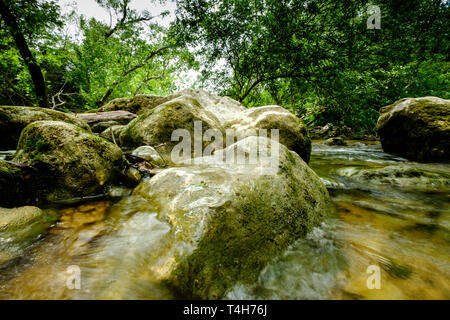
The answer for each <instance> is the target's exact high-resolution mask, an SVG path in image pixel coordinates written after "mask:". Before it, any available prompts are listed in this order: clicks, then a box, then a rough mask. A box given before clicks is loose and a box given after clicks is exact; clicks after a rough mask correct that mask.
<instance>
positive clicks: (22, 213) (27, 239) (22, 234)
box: [0, 207, 58, 265]
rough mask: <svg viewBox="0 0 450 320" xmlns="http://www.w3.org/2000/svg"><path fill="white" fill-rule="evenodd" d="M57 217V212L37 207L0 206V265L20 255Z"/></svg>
mask: <svg viewBox="0 0 450 320" xmlns="http://www.w3.org/2000/svg"><path fill="white" fill-rule="evenodd" d="M57 218H58V215H57V212H55V211H53V210H41V209H39V208H37V207H20V208H13V209H5V208H0V265H2V264H4V263H6V262H8V261H10V260H12V259H14V258H17V257H20V256H22V255H23V251H24V250H25V249H26V247H27V246H29V245H30V244H31V243H33V241H35V240H37V239H38V238H39V236H41V235H42V234H43V233H44V232H45V231H46V230H47V229H48V228H49V227H50V226H51V225H52V224H53V223H54V222H55V221H56V219H57Z"/></svg>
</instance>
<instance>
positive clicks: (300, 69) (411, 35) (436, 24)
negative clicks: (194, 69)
mask: <svg viewBox="0 0 450 320" xmlns="http://www.w3.org/2000/svg"><path fill="white" fill-rule="evenodd" d="M377 5H378V6H379V7H380V13H381V23H382V25H381V29H378V30H377V29H368V28H367V23H366V22H367V19H368V18H369V16H370V14H371V12H370V10H368V9H369V7H370V4H368V3H367V2H366V1H358V0H352V1H350V0H344V1H326V0H320V1H316V0H264V1H251V0H222V1H206V0H183V1H181V0H180V1H178V20H177V25H176V29H175V31H174V32H175V33H176V34H177V35H178V37H179V40H180V41H181V42H182V43H189V44H192V45H193V46H194V47H196V48H199V50H198V53H199V54H200V55H201V56H202V57H204V59H205V65H206V66H207V67H206V68H204V72H203V76H204V80H205V81H209V83H210V84H211V83H212V85H214V86H216V87H218V88H219V89H220V90H222V91H223V93H226V94H230V95H232V96H233V97H235V98H237V99H239V100H241V101H243V102H244V103H246V104H247V105H255V104H261V103H278V104H282V105H284V106H288V107H290V108H292V109H293V110H295V111H296V112H298V113H299V114H301V115H304V116H306V117H307V119H308V121H312V120H316V121H319V122H327V121H332V122H344V123H346V124H348V125H350V126H356V127H366V128H368V127H373V125H374V121H375V120H376V118H377V110H378V108H379V107H380V106H382V105H386V104H388V103H390V102H393V101H395V100H397V99H400V98H402V97H406V96H422V95H438V96H442V97H449V94H450V93H449V86H450V83H449V80H450V79H449V73H448V70H449V66H450V65H449V61H448V52H449V30H450V25H449V21H450V19H449V15H450V10H449V4H448V3H447V2H446V1H429V0H414V1H408V2H402V1H392V0H383V1H378V2H377ZM218 62H222V65H223V69H222V70H215V69H214V68H213V66H214V65H216V64H217V63H218Z"/></svg>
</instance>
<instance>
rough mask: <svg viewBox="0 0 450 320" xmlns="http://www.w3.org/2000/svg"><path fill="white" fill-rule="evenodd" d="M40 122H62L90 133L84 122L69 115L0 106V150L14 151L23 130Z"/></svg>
mask: <svg viewBox="0 0 450 320" xmlns="http://www.w3.org/2000/svg"><path fill="white" fill-rule="evenodd" d="M40 120H54V121H64V122H67V123H71V124H74V125H76V126H78V127H81V128H83V129H85V130H88V131H90V128H89V125H88V124H87V123H86V122H84V121H83V120H81V119H78V118H76V117H74V116H73V115H71V114H67V113H63V112H59V111H55V110H51V109H45V108H38V107H5V106H0V149H15V148H16V145H17V142H18V141H19V137H20V133H21V132H22V130H23V128H25V127H26V126H27V125H28V124H30V123H32V122H34V121H40Z"/></svg>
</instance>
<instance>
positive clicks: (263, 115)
mask: <svg viewBox="0 0 450 320" xmlns="http://www.w3.org/2000/svg"><path fill="white" fill-rule="evenodd" d="M224 127H225V129H233V130H235V133H236V136H237V137H238V139H242V138H245V137H248V136H252V135H259V132H260V130H261V129H266V130H267V131H268V132H267V134H268V136H269V137H270V132H271V129H278V130H279V142H280V143H282V144H284V145H285V146H286V147H288V149H290V150H293V151H295V152H297V153H298V155H300V157H301V158H302V159H303V160H304V161H305V162H307V163H308V162H309V158H310V155H311V140H310V139H309V136H308V131H307V129H306V126H305V124H304V123H303V121H302V120H300V119H299V118H298V117H297V116H295V115H294V114H292V113H291V112H289V111H288V110H286V109H284V108H283V107H280V106H265V107H258V108H251V109H247V110H245V111H242V112H240V113H238V114H236V115H235V117H234V119H233V120H231V121H228V122H226V123H225V124H224Z"/></svg>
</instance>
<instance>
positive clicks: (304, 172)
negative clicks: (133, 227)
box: [117, 137, 330, 299]
mask: <svg viewBox="0 0 450 320" xmlns="http://www.w3.org/2000/svg"><path fill="white" fill-rule="evenodd" d="M262 140H266V141H268V139H262ZM257 141H258V138H257V137H249V138H246V139H244V140H242V141H239V142H238V143H236V144H234V145H232V146H230V147H229V148H227V150H229V149H233V150H240V149H241V150H242V151H243V152H245V153H247V152H249V151H250V150H255V148H256V149H257V148H258V145H257ZM271 143H273V142H268V144H269V145H270V144H271ZM279 147H280V152H279V154H280V159H279V166H277V169H278V170H276V171H267V170H265V169H264V167H265V165H267V164H268V163H260V164H259V165H254V166H252V165H242V166H240V165H235V164H227V165H225V164H223V163H221V162H220V161H218V160H219V158H218V157H214V156H212V157H208V158H207V159H204V164H203V165H200V166H186V167H178V168H171V169H167V170H164V171H162V172H161V173H159V174H157V175H156V176H154V177H153V178H152V179H150V180H147V181H143V182H142V183H141V184H140V185H139V186H138V187H137V188H136V189H135V191H134V192H133V196H132V197H134V199H135V200H131V201H132V202H133V203H140V204H139V206H136V208H137V210H138V211H139V212H140V213H139V214H140V215H142V214H143V213H146V214H150V213H154V212H156V214H157V217H158V219H159V220H160V221H162V222H164V223H166V224H168V225H169V226H170V232H169V233H168V235H167V236H165V238H164V239H165V240H164V241H163V242H162V243H161V244H159V245H158V248H159V249H158V250H161V251H162V252H161V253H160V256H161V258H160V259H159V260H158V261H157V265H155V266H153V265H151V266H148V265H146V266H145V269H146V270H154V272H156V273H157V274H158V277H159V278H160V279H161V281H168V283H170V285H172V286H173V287H174V288H175V291H176V292H178V293H179V294H180V296H181V297H183V298H200V299H219V298H222V297H223V296H224V295H225V294H226V292H227V290H229V289H231V288H232V287H233V286H234V285H236V284H239V283H241V284H252V283H254V282H255V281H256V280H257V279H258V276H259V274H260V272H261V270H262V269H263V268H264V267H265V266H266V265H267V264H268V263H269V262H270V261H271V260H272V259H274V258H275V257H277V256H278V255H280V254H282V253H283V252H284V250H285V249H287V248H288V246H289V245H290V244H292V243H293V242H294V241H295V240H296V239H299V238H301V237H303V236H305V235H306V233H307V232H308V231H310V230H311V229H312V228H313V227H314V226H317V225H318V224H319V223H320V222H321V221H322V219H323V218H324V216H326V215H327V213H328V212H329V210H330V207H329V196H328V193H327V190H326V188H325V186H324V185H323V184H322V182H321V181H320V179H319V178H318V176H317V175H316V174H315V173H314V172H313V171H312V170H311V169H310V168H309V167H308V166H307V164H306V163H305V162H304V161H303V160H302V159H301V158H300V157H299V156H298V155H297V154H296V153H294V152H291V151H289V150H288V149H287V148H286V147H284V146H283V145H279ZM269 160H270V159H269ZM140 199H145V201H146V203H147V205H144V204H142V200H140ZM127 201H130V200H127ZM139 214H138V213H135V215H139ZM127 225H128V224H127ZM121 232H123V233H124V234H126V233H127V231H126V230H122V231H121ZM169 235H170V236H169ZM130 263H139V262H136V260H134V261H133V262H130ZM129 269H130V270H136V267H135V266H129ZM156 270H157V271H156ZM153 276H155V275H154V274H153ZM117 287H119V286H117ZM128 289H129V288H128Z"/></svg>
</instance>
